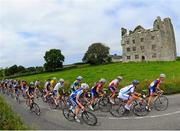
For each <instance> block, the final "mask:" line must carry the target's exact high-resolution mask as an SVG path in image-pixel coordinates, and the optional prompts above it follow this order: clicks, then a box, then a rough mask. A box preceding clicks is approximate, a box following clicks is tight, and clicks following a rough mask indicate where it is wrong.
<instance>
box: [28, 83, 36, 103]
mask: <svg viewBox="0 0 180 131" xmlns="http://www.w3.org/2000/svg"><path fill="white" fill-rule="evenodd" d="M34 92H35V85H34V82H30V84H29V87H28V88H27V90H26V93H27V97H28V98H27V103H26V104H27V106H30V105H31V100H32V99H33V98H34Z"/></svg>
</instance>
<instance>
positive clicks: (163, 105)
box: [154, 96, 169, 111]
mask: <svg viewBox="0 0 180 131" xmlns="http://www.w3.org/2000/svg"><path fill="white" fill-rule="evenodd" d="M168 104H169V102H168V98H167V97H166V96H159V97H158V98H157V99H156V100H155V101H154V107H155V109H156V110H157V111H164V110H166V109H167V108H168Z"/></svg>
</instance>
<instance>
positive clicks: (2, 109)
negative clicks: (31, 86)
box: [0, 96, 30, 130]
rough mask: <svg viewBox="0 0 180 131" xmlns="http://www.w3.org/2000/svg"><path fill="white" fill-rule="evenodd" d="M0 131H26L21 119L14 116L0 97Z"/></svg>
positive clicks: (26, 128)
mask: <svg viewBox="0 0 180 131" xmlns="http://www.w3.org/2000/svg"><path fill="white" fill-rule="evenodd" d="M0 129H1V130H28V129H30V128H29V127H28V126H26V125H25V124H24V123H23V122H22V120H21V118H20V117H19V116H18V115H17V114H15V113H14V112H13V111H12V109H11V107H10V106H9V105H8V104H7V103H5V101H4V99H3V98H2V97H1V96H0Z"/></svg>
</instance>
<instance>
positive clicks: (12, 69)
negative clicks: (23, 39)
mask: <svg viewBox="0 0 180 131" xmlns="http://www.w3.org/2000/svg"><path fill="white" fill-rule="evenodd" d="M17 72H18V67H17V65H13V66H11V67H9V68H6V69H5V75H6V76H10V75H14V74H15V73H17Z"/></svg>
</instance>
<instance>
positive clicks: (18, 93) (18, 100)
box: [15, 89, 21, 104]
mask: <svg viewBox="0 0 180 131" xmlns="http://www.w3.org/2000/svg"><path fill="white" fill-rule="evenodd" d="M15 98H16V101H17V102H18V103H19V104H20V103H21V101H20V91H19V89H15Z"/></svg>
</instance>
